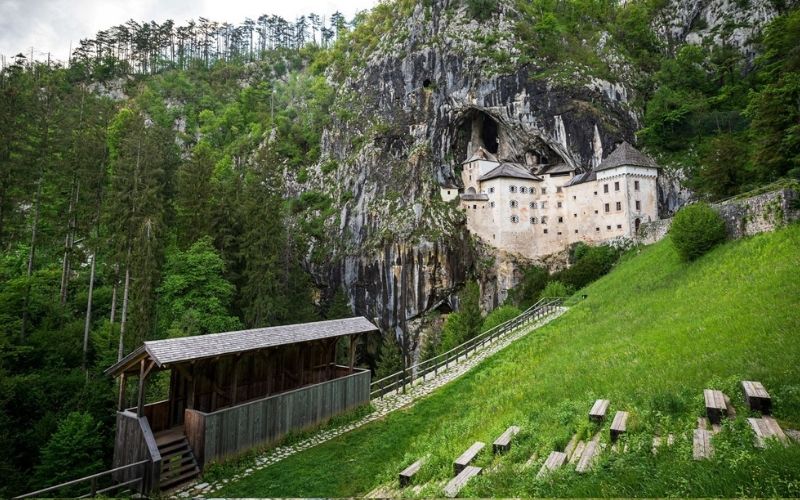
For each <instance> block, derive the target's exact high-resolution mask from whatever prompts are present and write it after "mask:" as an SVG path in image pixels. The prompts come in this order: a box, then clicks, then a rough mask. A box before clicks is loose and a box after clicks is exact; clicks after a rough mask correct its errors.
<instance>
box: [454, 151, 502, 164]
mask: <svg viewBox="0 0 800 500" xmlns="http://www.w3.org/2000/svg"><path fill="white" fill-rule="evenodd" d="M478 160H486V161H493V162H495V163H498V161H497V157H496V156H495V155H493V154H492V153H490V152H488V151H486V149H484V148H483V147H479V148H478V149H477V150H476V151H475V152H474V153H472V156H470V157H469V159H468V160H466V161H464V162H463V163H462V165H463V164H464V163H470V162H473V161H478Z"/></svg>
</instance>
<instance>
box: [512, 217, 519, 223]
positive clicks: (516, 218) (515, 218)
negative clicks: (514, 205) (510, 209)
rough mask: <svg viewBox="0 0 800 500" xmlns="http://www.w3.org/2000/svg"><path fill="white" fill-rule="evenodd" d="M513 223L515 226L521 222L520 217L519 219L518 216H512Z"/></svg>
mask: <svg viewBox="0 0 800 500" xmlns="http://www.w3.org/2000/svg"><path fill="white" fill-rule="evenodd" d="M511 222H513V223H514V224H516V223H517V222H519V217H517V216H516V215H512V216H511Z"/></svg>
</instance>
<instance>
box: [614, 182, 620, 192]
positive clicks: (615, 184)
mask: <svg viewBox="0 0 800 500" xmlns="http://www.w3.org/2000/svg"><path fill="white" fill-rule="evenodd" d="M614 191H619V181H617V182H615V183H614Z"/></svg>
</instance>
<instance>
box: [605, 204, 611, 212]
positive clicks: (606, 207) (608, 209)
mask: <svg viewBox="0 0 800 500" xmlns="http://www.w3.org/2000/svg"><path fill="white" fill-rule="evenodd" d="M603 208H605V212H606V213H608V212H610V211H611V205H610V204H608V203H606V204H605V206H604V207H603Z"/></svg>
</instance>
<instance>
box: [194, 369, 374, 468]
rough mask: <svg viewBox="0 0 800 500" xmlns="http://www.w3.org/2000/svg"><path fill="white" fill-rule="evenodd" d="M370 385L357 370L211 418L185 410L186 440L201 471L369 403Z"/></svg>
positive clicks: (367, 374) (367, 375)
mask: <svg viewBox="0 0 800 500" xmlns="http://www.w3.org/2000/svg"><path fill="white" fill-rule="evenodd" d="M337 368H339V369H341V368H343V367H337ZM369 382H370V372H369V370H361V369H357V368H355V369H353V373H352V374H350V375H346V376H344V377H341V378H337V379H334V380H329V381H327V382H322V383H319V384H314V385H310V386H305V387H300V388H298V389H295V390H292V391H287V392H284V393H281V394H276V395H274V396H269V397H266V398H263V399H259V400H256V401H251V402H249V403H244V404H240V405H237V406H233V407H231V408H225V409H222V410H218V411H215V412H211V413H204V412H200V411H197V410H188V409H187V410H186V411H185V412H184V430H185V432H186V438H187V439H188V440H189V444H190V445H191V447H192V450H194V453H195V457H196V458H197V461H198V463H199V464H200V466H201V468H202V467H203V466H204V465H205V464H207V463H209V462H211V461H219V460H222V459H224V458H225V457H229V456H232V455H236V454H238V453H241V452H243V451H245V450H247V449H250V448H253V447H255V446H261V445H266V444H269V443H274V442H275V441H277V440H279V439H280V438H282V437H284V436H285V435H286V434H288V433H289V432H291V431H296V430H302V429H306V428H309V427H312V426H315V425H318V424H320V423H323V422H325V421H326V420H328V419H329V418H331V417H332V416H334V415H337V414H340V413H343V412H345V411H347V410H350V409H353V408H356V407H358V406H361V405H364V404H367V403H369V397H370V395H369V387H370V384H369Z"/></svg>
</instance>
